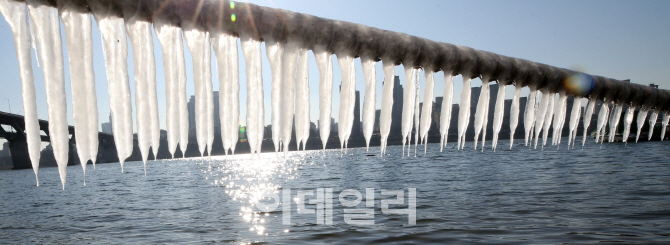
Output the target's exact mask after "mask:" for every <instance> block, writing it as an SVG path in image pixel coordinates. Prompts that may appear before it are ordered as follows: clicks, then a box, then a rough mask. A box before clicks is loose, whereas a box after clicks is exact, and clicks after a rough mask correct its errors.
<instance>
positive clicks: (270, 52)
mask: <svg viewBox="0 0 670 245" xmlns="http://www.w3.org/2000/svg"><path fill="white" fill-rule="evenodd" d="M265 52H266V55H267V57H268V60H270V72H271V73H272V94H271V99H272V126H271V127H272V143H274V146H275V153H277V152H278V151H279V146H280V142H281V128H282V127H281V121H282V120H281V111H282V105H281V94H282V91H281V89H282V70H283V69H282V67H283V66H282V61H283V60H282V56H284V44H283V43H280V42H275V41H274V40H266V41H265Z"/></svg>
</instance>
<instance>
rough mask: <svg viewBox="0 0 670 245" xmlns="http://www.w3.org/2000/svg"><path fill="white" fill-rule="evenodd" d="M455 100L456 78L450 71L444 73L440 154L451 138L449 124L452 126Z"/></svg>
mask: <svg viewBox="0 0 670 245" xmlns="http://www.w3.org/2000/svg"><path fill="white" fill-rule="evenodd" d="M453 100H454V76H453V75H452V73H451V72H449V71H444V97H443V99H442V108H441V111H440V152H442V149H443V148H444V146H445V145H447V139H448V138H449V124H451V108H452V107H453V106H452V103H453Z"/></svg>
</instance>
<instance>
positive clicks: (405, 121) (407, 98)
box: [401, 65, 416, 155]
mask: <svg viewBox="0 0 670 245" xmlns="http://www.w3.org/2000/svg"><path fill="white" fill-rule="evenodd" d="M403 66H404V67H405V79H406V81H407V82H406V83H405V87H406V88H405V91H404V95H403V102H402V124H401V126H402V147H403V155H405V144H408V145H409V144H410V143H409V142H407V141H408V138H409V139H411V138H410V137H411V135H410V133H411V132H412V122H413V120H412V119H413V116H414V97H415V96H416V91H415V88H414V87H415V86H416V82H415V81H414V80H415V76H414V72H416V69H414V66H413V65H403ZM407 154H409V152H408V153H407Z"/></svg>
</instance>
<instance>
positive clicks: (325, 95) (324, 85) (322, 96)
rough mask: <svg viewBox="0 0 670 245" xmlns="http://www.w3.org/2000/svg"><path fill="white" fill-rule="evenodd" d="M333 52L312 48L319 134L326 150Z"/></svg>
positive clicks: (330, 108)
mask: <svg viewBox="0 0 670 245" xmlns="http://www.w3.org/2000/svg"><path fill="white" fill-rule="evenodd" d="M332 56H333V54H332V53H330V52H329V51H327V50H326V49H325V48H323V47H320V46H317V47H315V48H314V58H315V59H316V65H317V66H318V68H319V112H320V114H319V136H320V137H321V145H322V147H323V150H326V145H327V143H328V137H329V136H330V126H331V125H330V123H331V122H330V119H331V117H330V116H331V112H332V109H333V107H332V104H333V59H332Z"/></svg>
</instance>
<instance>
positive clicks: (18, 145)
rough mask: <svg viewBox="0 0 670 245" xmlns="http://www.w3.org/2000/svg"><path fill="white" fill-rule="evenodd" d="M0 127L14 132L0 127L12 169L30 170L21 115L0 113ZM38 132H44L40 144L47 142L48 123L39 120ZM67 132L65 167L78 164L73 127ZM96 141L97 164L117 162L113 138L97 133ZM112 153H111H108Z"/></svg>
mask: <svg viewBox="0 0 670 245" xmlns="http://www.w3.org/2000/svg"><path fill="white" fill-rule="evenodd" d="M0 125H7V126H9V127H11V128H13V129H14V130H10V131H9V132H8V131H7V130H5V129H4V128H3V127H0V138H4V139H6V140H7V142H9V150H10V153H11V155H12V162H13V163H14V169H27V168H32V165H31V164H30V157H29V155H28V143H27V140H26V134H25V130H24V129H25V125H26V123H25V120H24V117H23V116H22V115H17V114H11V113H7V112H1V111H0ZM39 125H40V131H42V132H44V133H43V134H42V135H41V140H42V142H49V140H50V138H49V122H48V121H45V120H39ZM68 132H69V134H70V140H69V148H70V150H69V154H68V156H69V159H68V163H67V165H75V164H78V162H77V161H75V160H76V159H75V158H76V155H77V154H76V150H75V149H76V148H75V144H76V142H75V137H74V134H75V131H74V127H73V126H69V127H68ZM98 140H99V142H100V146H99V153H98V156H97V158H98V161H97V162H111V161H118V158H116V147H115V145H114V136H112V135H111V134H107V133H98ZM110 151H113V152H110Z"/></svg>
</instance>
